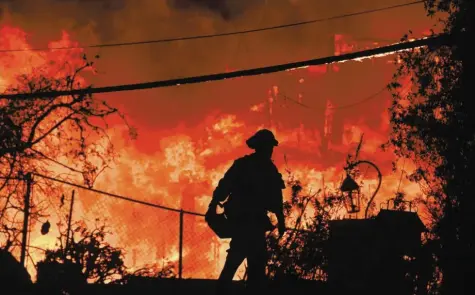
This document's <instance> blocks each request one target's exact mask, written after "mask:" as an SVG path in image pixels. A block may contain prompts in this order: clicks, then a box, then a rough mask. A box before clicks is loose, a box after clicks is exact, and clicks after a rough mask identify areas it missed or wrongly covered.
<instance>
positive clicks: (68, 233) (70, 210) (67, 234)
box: [65, 190, 75, 253]
mask: <svg viewBox="0 0 475 295" xmlns="http://www.w3.org/2000/svg"><path fill="white" fill-rule="evenodd" d="M74 192H75V191H74V190H73V192H72V194H71V205H70V207H69V216H68V231H67V233H66V251H65V253H67V251H68V250H69V235H70V233H71V221H72V219H73V207H74Z"/></svg>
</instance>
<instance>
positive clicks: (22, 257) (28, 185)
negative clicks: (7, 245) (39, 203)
mask: <svg viewBox="0 0 475 295" xmlns="http://www.w3.org/2000/svg"><path fill="white" fill-rule="evenodd" d="M25 180H26V193H25V201H24V202H25V204H24V207H23V230H22V239H21V252H20V263H21V265H23V266H24V265H25V256H26V246H27V245H26V243H27V237H28V220H29V218H30V194H31V182H32V179H31V174H30V173H28V174H26V175H25Z"/></svg>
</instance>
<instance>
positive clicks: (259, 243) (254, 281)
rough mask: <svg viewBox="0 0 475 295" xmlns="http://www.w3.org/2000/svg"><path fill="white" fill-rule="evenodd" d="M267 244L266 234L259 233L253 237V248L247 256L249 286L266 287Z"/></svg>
mask: <svg viewBox="0 0 475 295" xmlns="http://www.w3.org/2000/svg"><path fill="white" fill-rule="evenodd" d="M267 258H268V257H267V245H266V239H265V234H261V233H258V234H256V236H255V237H254V239H253V245H252V248H251V249H250V251H249V255H248V256H247V263H248V269H247V272H248V280H247V285H248V288H249V289H251V290H254V291H262V289H263V288H265V287H266V283H267V276H266V265H267Z"/></svg>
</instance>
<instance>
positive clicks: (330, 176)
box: [0, 27, 420, 278]
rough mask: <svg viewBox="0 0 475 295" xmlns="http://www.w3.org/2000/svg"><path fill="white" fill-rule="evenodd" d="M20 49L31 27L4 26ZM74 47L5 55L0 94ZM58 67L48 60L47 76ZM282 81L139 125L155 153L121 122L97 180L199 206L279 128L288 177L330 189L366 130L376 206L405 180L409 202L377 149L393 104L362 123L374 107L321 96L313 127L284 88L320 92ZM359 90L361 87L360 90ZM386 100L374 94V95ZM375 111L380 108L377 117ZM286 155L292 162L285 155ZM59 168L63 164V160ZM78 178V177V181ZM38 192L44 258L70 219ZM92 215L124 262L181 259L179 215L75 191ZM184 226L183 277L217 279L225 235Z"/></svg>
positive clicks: (384, 63) (145, 197) (37, 238)
mask: <svg viewBox="0 0 475 295" xmlns="http://www.w3.org/2000/svg"><path fill="white" fill-rule="evenodd" d="M344 38H345V36H337V37H336V38H335V42H336V43H337V45H338V46H336V48H337V49H336V52H335V54H341V53H344V52H347V51H348V50H351V48H352V46H353V45H351V44H350V43H348V44H346V45H345V41H344V40H345V39H344ZM58 45H60V46H72V45H76V44H74V43H73V42H72V41H71V40H70V38H69V36H68V34H66V33H63V35H62V37H61V39H60V40H59V41H56V42H50V43H49V46H50V47H56V46H58ZM18 48H22V49H27V48H31V47H30V45H29V42H28V36H27V34H25V33H24V32H23V31H22V30H21V29H19V28H13V27H2V28H1V29H0V49H2V50H8V49H18ZM78 52H79V53H80V52H82V49H74V50H71V51H69V50H58V51H49V52H40V51H23V52H13V53H8V52H1V53H0V63H1V69H2V70H1V72H0V89H1V90H2V91H3V90H5V89H6V87H8V86H9V85H12V84H13V83H15V76H17V75H18V74H20V73H28V72H29V71H31V70H32V69H33V68H35V67H37V66H41V65H45V64H49V63H51V61H53V62H54V64H61V63H64V62H65V61H67V62H69V63H70V64H72V65H74V64H76V63H78V62H79V60H77V59H79V58H80V54H78ZM392 58H393V56H389V57H384V58H381V59H380V60H381V62H379V61H377V60H376V61H365V63H368V62H372V63H378V65H377V67H378V70H384V71H386V72H391V71H393V70H394V66H392V65H390V64H388V61H391V60H392ZM343 67H345V65H338V66H334V65H329V66H319V67H309V68H307V69H299V70H296V71H292V72H290V73H286V74H285V75H286V76H285V78H286V79H288V80H289V81H294V83H296V85H303V84H305V83H313V82H312V81H315V80H318V79H324V77H325V75H331V74H332V73H335V72H341V71H342V68H343ZM56 73H57V71H56V70H55V69H54V68H53V66H52V70H51V72H49V73H48V75H55V74H56ZM240 83H243V82H242V81H241V82H240ZM298 87H299V86H297V88H298ZM282 88H284V87H282V86H281V85H280V84H279V82H278V81H275V83H274V86H272V87H270V89H269V90H268V92H267V96H266V95H263V96H262V100H261V102H258V103H257V104H254V105H249V106H248V110H249V111H248V113H247V114H239V115H238V114H233V113H216V112H214V111H212V110H210V112H209V115H208V116H206V117H203V118H202V120H201V123H199V124H194V125H190V124H188V125H184V124H177V126H176V127H175V128H173V129H171V130H150V129H149V128H147V127H146V126H143V128H140V126H139V137H145V138H149V139H148V142H149V144H150V145H154V146H156V147H157V149H156V150H157V151H156V152H153V153H150V152H144V151H140V150H139V149H138V148H137V147H136V145H135V143H134V142H131V141H129V140H128V138H127V137H126V136H125V135H124V134H125V133H126V132H125V131H126V128H125V126H123V125H119V124H116V125H114V126H113V128H112V129H111V132H110V137H111V139H112V141H113V143H114V145H115V148H116V150H117V151H118V152H119V153H120V157H119V159H118V161H117V163H116V164H115V166H113V167H110V169H108V170H106V171H104V172H103V173H102V174H101V175H100V177H99V178H98V179H97V181H96V183H95V186H94V187H95V188H96V189H99V190H104V191H108V192H113V193H116V194H119V195H123V196H130V197H133V198H135V199H139V200H142V201H147V202H150V203H155V204H160V205H163V206H168V207H172V208H177V209H180V208H182V209H184V210H188V211H194V212H200V213H203V212H205V210H206V207H207V204H208V202H209V200H210V197H211V194H212V191H213V189H214V187H215V185H216V184H217V182H218V181H219V179H220V178H221V177H222V175H223V173H224V172H225V171H226V169H227V168H228V167H229V166H230V165H231V163H232V161H233V159H235V158H237V157H240V156H241V155H243V154H245V153H249V152H250V151H249V150H247V149H246V148H245V146H244V141H245V139H246V138H247V137H248V136H250V135H251V134H252V133H253V132H255V131H256V130H258V129H259V128H261V127H267V128H270V129H272V130H273V131H274V132H275V134H276V136H277V138H278V139H279V141H280V143H281V144H280V147H279V148H278V149H277V150H276V152H275V155H274V159H275V162H276V164H277V166H278V167H279V169H280V171H281V172H283V174H284V175H286V174H285V171H286V168H290V169H291V170H292V172H293V173H294V174H295V175H296V176H297V177H298V178H299V179H300V180H301V181H302V182H303V183H304V184H305V185H306V188H308V189H310V188H311V189H312V190H315V191H316V190H318V189H319V188H321V187H322V185H323V183H324V184H325V186H327V187H336V186H338V185H339V183H340V181H341V178H342V175H343V170H342V168H343V166H344V163H345V157H346V155H347V153H350V152H351V153H352V152H354V150H355V147H356V145H357V143H358V141H359V139H360V136H361V134H362V133H364V138H365V141H364V145H363V149H362V152H361V154H360V158H362V159H368V160H371V161H373V162H375V163H376V164H377V165H378V166H379V167H380V168H381V170H382V172H383V184H382V188H381V190H380V192H379V194H378V196H377V198H376V200H375V201H376V204H377V208H378V209H379V204H380V203H382V202H383V201H385V200H387V199H388V198H392V197H394V194H395V192H396V191H397V190H398V187H401V188H402V190H403V191H405V192H406V193H407V194H408V196H409V198H410V199H411V198H414V197H416V195H418V194H419V193H420V191H419V188H418V187H417V186H416V185H414V184H410V183H408V181H407V180H405V179H404V178H402V184H400V179H401V170H402V169H404V170H405V171H410V170H411V168H412V167H411V164H410V163H409V162H407V163H405V164H404V166H403V163H398V170H397V171H396V172H392V171H391V168H392V165H391V161H393V160H394V159H395V156H394V155H393V154H392V153H391V152H390V151H388V152H382V151H381V150H380V149H379V146H380V145H381V144H382V143H383V142H385V141H386V139H387V135H388V126H389V122H388V115H387V113H386V107H387V106H388V104H381V103H378V106H379V107H377V108H372V109H371V112H372V113H373V116H372V117H371V118H370V119H371V120H373V121H372V122H369V121H368V120H365V116H367V115H368V112H365V114H366V115H364V114H363V113H361V112H360V110H361V109H360V110H359V111H356V112H351V111H348V109H346V110H341V111H340V110H339V109H338V107H339V106H338V104H337V103H335V102H333V101H332V99H331V98H325V100H324V103H323V104H321V105H322V106H323V107H320V108H318V107H315V108H313V109H312V110H311V112H313V113H314V118H315V120H318V121H319V122H321V124H319V127H309V126H307V124H306V122H305V120H304V119H299V114H298V111H295V110H297V109H298V108H303V107H302V106H298V105H296V104H294V102H291V101H290V100H288V99H285V95H289V97H290V98H293V99H294V100H295V101H296V102H298V103H300V104H305V105H306V103H307V102H308V105H310V106H312V101H315V100H314V98H313V97H311V96H307V95H306V94H305V93H303V92H300V93H296V94H295V95H291V94H290V93H285V95H283V94H282V90H281V89H282ZM365 93H366V92H365ZM362 96H364V94H362V95H359V94H358V95H355V97H362ZM384 98H385V99H386V100H387V101H388V98H389V94H388V93H385V94H384ZM381 100H382V99H381V98H378V101H380V102H381ZM351 102H354V101H350V103H351ZM111 104H113V99H112V100H111ZM143 107H144V108H146V107H147V106H143ZM366 108H371V102H368V103H367V104H366ZM125 111H127V110H125ZM299 111H300V110H299ZM302 111H303V110H302ZM279 112H280V113H279ZM375 113H377V115H374V114H375ZM282 114H284V115H282ZM279 116H280V117H279ZM343 116H345V118H344V119H342V118H343ZM131 120H132V121H133V120H134V118H131ZM286 120H287V121H286ZM335 120H339V121H340V122H342V123H341V124H340V125H339V127H338V128H335V126H336V125H335ZM374 120H376V121H377V122H376V123H375V122H374ZM296 121H298V122H296ZM289 122H292V124H291V123H289ZM150 139H153V140H150ZM284 154H285V156H286V157H285V158H286V159H287V161H284ZM64 160H65V161H67V160H68V159H64ZM69 160H70V159H69ZM55 169H57V171H58V172H61V171H62V170H61V169H62V168H61V167H56V168H55ZM80 180H81V179H80V178H79V177H78V178H77V181H78V182H80ZM376 183H377V180H376V173H374V172H373V173H371V172H369V173H368V180H367V181H366V182H365V188H364V191H371V190H374V187H375V185H376ZM65 189H66V190H65V195H66V196H67V197H68V196H69V195H70V194H71V192H72V190H73V188H67V187H65ZM285 196H286V197H288V196H289V191H286V193H285ZM33 197H34V198H46V199H48V201H49V202H51V205H52V206H51V207H50V209H51V211H50V212H49V214H50V217H49V218H48V219H49V221H50V222H51V224H52V225H53V226H52V230H51V231H50V233H49V234H47V235H41V234H40V230H39V226H41V225H40V224H39V225H37V226H36V227H35V228H33V229H32V232H31V236H30V241H29V245H30V246H31V248H30V250H29V252H30V254H31V257H32V260H33V261H35V262H37V261H39V260H41V259H42V255H43V254H42V253H43V252H42V251H41V250H36V249H37V248H43V249H46V248H54V247H55V243H56V241H57V235H58V227H57V225H56V224H57V223H59V222H62V223H64V222H65V215H66V214H67V210H68V208H67V207H68V206H69V205H68V204H67V203H66V205H64V206H63V207H62V208H60V206H59V199H60V196H59V195H58V196H41V195H40V194H39V193H37V194H33ZM96 218H100V219H105V220H106V222H107V224H108V225H109V226H110V229H111V231H112V232H113V235H111V236H109V239H108V241H109V242H110V243H111V244H112V245H114V246H119V247H123V248H124V249H125V251H126V256H125V257H126V259H125V262H126V265H127V266H128V267H130V268H132V269H134V268H139V267H142V266H144V265H147V264H157V263H158V264H161V263H163V261H164V260H169V261H171V262H175V263H176V262H177V261H178V248H179V215H178V214H177V213H176V212H168V211H165V210H161V209H157V208H151V207H147V206H144V205H140V204H133V203H130V202H127V201H123V200H118V199H114V198H111V197H108V196H103V195H99V194H96V193H92V192H88V191H85V190H76V202H75V205H74V212H73V220H81V219H85V220H86V221H87V222H90V223H93V222H94V220H95V219H96ZM184 226H185V230H184V253H183V254H184V258H183V259H184V260H183V273H184V277H197V278H216V277H217V275H218V272H219V270H220V268H221V267H222V265H223V263H224V259H225V254H226V252H225V250H226V248H227V243H226V241H220V240H217V239H216V238H215V237H214V235H213V234H212V232H211V231H210V230H209V229H208V228H207V226H206V225H205V223H204V222H203V218H202V217H199V216H193V215H185V218H184ZM28 269H29V271H30V272H31V273H32V274H34V268H33V266H32V264H31V261H30V262H29V263H28Z"/></svg>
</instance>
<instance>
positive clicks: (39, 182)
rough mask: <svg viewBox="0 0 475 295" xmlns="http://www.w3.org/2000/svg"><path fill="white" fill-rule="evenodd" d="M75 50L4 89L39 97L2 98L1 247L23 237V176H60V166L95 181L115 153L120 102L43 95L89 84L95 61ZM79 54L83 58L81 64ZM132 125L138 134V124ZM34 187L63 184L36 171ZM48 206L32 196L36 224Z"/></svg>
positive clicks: (53, 190)
mask: <svg viewBox="0 0 475 295" xmlns="http://www.w3.org/2000/svg"><path fill="white" fill-rule="evenodd" d="M77 54H81V53H74V52H73V53H71V56H67V58H68V59H70V60H71V62H65V63H64V64H61V63H57V62H56V63H55V62H51V63H48V64H47V65H44V66H41V67H37V68H34V69H32V71H31V72H29V73H28V74H22V75H19V76H18V77H17V80H16V84H15V85H10V87H9V88H8V89H7V90H6V91H5V93H6V94H15V93H34V94H37V95H38V97H36V98H24V97H21V96H19V97H16V98H11V99H0V225H2V226H1V227H0V232H1V233H2V234H3V236H0V247H1V248H4V249H10V248H11V246H14V245H16V244H18V243H19V241H18V239H17V238H18V233H19V232H20V231H21V228H22V218H23V216H22V214H21V211H22V210H23V196H24V194H25V183H24V181H23V180H21V179H19V178H22V177H23V176H25V175H26V174H27V173H38V174H42V175H46V176H53V177H57V171H58V168H60V169H63V171H65V172H66V173H63V174H62V175H61V177H62V179H66V180H67V178H68V177H71V176H72V175H74V174H76V175H79V177H82V178H83V180H84V183H85V185H87V186H90V187H91V186H92V185H93V183H94V181H95V179H96V178H97V176H98V175H99V174H100V173H101V172H102V171H103V170H104V169H106V168H107V167H108V165H110V163H111V161H113V160H114V158H115V156H116V154H115V152H114V150H113V145H112V143H111V142H110V140H109V137H108V136H107V128H108V124H107V118H108V117H110V116H111V115H114V114H116V115H119V116H121V117H122V118H124V117H123V116H122V114H121V113H120V112H119V111H118V110H117V109H116V108H114V107H111V106H109V104H108V103H107V102H106V101H104V100H100V99H97V98H96V97H94V96H93V95H91V94H86V93H81V94H75V95H69V96H57V97H49V96H42V95H41V94H42V93H44V92H52V91H56V90H74V89H81V88H87V85H86V83H85V82H84V79H83V77H82V75H83V73H84V72H87V71H91V70H93V62H90V61H88V60H87V59H86V57H85V56H82V59H81V56H80V55H79V56H75V55H77ZM78 57H79V60H82V62H81V63H79V64H78V63H77V60H78ZM124 121H125V119H124ZM126 123H127V122H126ZM130 130H131V135H133V136H135V135H136V134H135V130H134V129H133V128H131V129H130ZM54 168H56V169H54ZM35 189H36V190H35V191H36V196H39V195H60V192H61V190H62V188H61V186H60V185H58V184H57V183H54V182H51V181H49V180H46V179H39V178H38V177H37V178H36V179H35ZM47 206H50V204H45V203H44V202H42V201H41V200H39V198H34V199H32V200H31V212H30V218H31V219H32V221H33V224H32V225H34V224H35V222H36V221H38V220H40V219H44V217H45V216H44V214H43V213H44V212H45V211H44V209H45V208H46V207H47ZM18 213H20V214H18Z"/></svg>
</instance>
